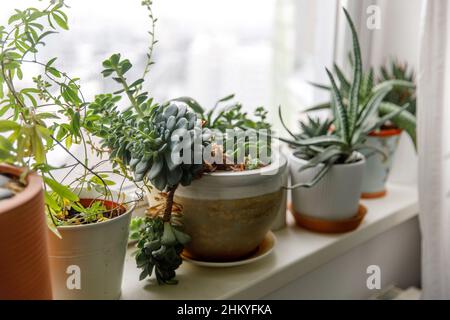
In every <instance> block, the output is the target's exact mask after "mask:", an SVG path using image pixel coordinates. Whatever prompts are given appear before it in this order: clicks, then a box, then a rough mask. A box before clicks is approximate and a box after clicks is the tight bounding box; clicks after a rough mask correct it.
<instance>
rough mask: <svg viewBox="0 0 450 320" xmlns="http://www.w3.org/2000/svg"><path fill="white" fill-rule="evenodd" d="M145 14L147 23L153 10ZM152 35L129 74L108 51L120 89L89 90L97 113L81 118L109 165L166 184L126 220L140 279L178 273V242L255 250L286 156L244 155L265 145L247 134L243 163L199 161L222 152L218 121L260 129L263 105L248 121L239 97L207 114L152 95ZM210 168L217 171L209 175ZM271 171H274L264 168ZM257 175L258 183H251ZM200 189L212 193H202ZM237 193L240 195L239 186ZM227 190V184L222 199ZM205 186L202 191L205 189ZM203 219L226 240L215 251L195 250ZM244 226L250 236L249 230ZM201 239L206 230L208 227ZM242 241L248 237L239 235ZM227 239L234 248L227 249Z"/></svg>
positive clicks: (279, 195)
mask: <svg viewBox="0 0 450 320" xmlns="http://www.w3.org/2000/svg"><path fill="white" fill-rule="evenodd" d="M144 5H146V6H147V8H148V9H149V10H151V1H144ZM149 16H150V18H151V19H152V21H153V22H154V19H153V15H152V14H151V11H150V15H149ZM152 26H154V23H152ZM150 35H151V44H150V47H149V52H148V55H147V58H148V61H147V64H146V66H147V67H146V69H145V71H144V76H143V77H142V78H138V79H135V80H128V79H127V76H128V74H127V72H128V71H129V70H130V68H131V67H132V64H131V63H130V61H129V60H128V59H123V58H122V57H121V55H120V54H113V55H112V56H111V57H110V58H109V59H107V60H105V61H104V62H103V67H104V70H103V71H102V74H103V76H105V77H110V76H112V78H113V80H114V81H116V82H117V83H118V84H119V86H120V88H119V90H118V91H116V92H115V93H113V94H101V95H97V96H96V98H95V101H94V102H93V103H91V104H90V106H89V112H88V115H87V117H88V118H91V117H95V121H87V122H86V123H85V127H86V128H87V129H88V130H89V132H91V133H92V134H94V135H96V136H98V137H100V138H101V141H102V145H101V147H102V148H103V149H107V150H109V156H110V160H111V161H112V163H113V164H114V165H118V166H124V167H126V168H127V169H128V170H130V171H131V172H133V179H134V181H136V182H142V183H143V184H144V186H145V187H147V188H148V189H151V188H155V189H157V190H158V191H163V193H162V194H161V197H162V198H163V202H162V203H161V204H158V205H155V206H153V208H151V210H149V212H150V213H151V214H149V215H148V216H146V217H145V218H140V219H138V220H137V221H135V222H134V223H133V234H132V238H133V239H135V240H137V251H136V255H135V257H136V263H137V266H138V267H139V268H141V269H142V272H141V275H140V279H141V280H142V279H145V278H147V277H149V276H151V275H152V274H153V273H154V274H155V276H156V279H157V281H158V283H159V284H163V283H166V284H173V283H176V282H177V281H176V279H175V270H176V269H177V268H178V267H179V265H180V264H181V263H182V259H181V256H180V254H181V253H182V251H183V250H184V249H187V250H189V251H190V252H192V253H195V254H198V256H201V257H202V258H204V257H205V256H207V259H209V260H229V259H236V258H238V257H242V256H244V255H246V254H249V253H251V252H252V251H253V250H254V249H256V247H257V246H258V245H259V242H261V241H262V239H263V238H264V236H265V235H266V233H267V232H268V231H269V229H270V227H271V224H272V222H273V220H274V219H275V218H276V216H277V214H278V212H279V210H280V208H281V207H282V205H283V196H284V194H283V190H282V188H281V183H282V182H281V178H280V176H281V174H278V171H277V169H280V168H283V167H285V166H286V160H285V159H283V157H282V156H279V155H278V154H275V155H274V157H273V158H272V159H275V160H278V159H281V161H274V162H273V164H269V162H270V161H271V160H272V159H270V158H269V160H268V162H266V163H263V162H260V160H261V158H255V157H252V158H250V157H248V156H249V154H250V153H249V150H260V151H261V152H262V150H263V149H264V148H266V147H269V145H267V144H265V145H264V146H263V145H260V144H256V146H255V145H253V143H252V141H250V140H246V139H245V138H244V140H243V146H244V151H242V152H243V158H244V159H245V160H244V161H243V162H242V163H239V164H236V163H233V164H227V165H224V166H223V167H220V168H219V166H218V165H216V164H217V163H216V162H214V161H213V162H209V161H205V158H204V155H205V154H209V155H210V156H211V155H213V156H217V157H218V158H219V159H221V160H223V159H224V157H226V156H227V155H229V154H228V153H226V152H223V150H225V149H221V148H220V147H219V145H218V143H217V142H218V139H219V138H217V140H216V137H218V136H219V135H221V133H222V131H221V130H220V129H223V130H225V127H227V128H229V127H235V126H238V125H239V126H240V127H241V128H244V127H245V128H250V127H253V128H252V129H253V132H257V130H258V129H260V128H262V127H265V128H267V123H265V116H266V114H265V112H264V111H263V110H262V109H258V110H257V113H258V114H257V115H258V116H259V118H260V121H252V120H250V119H249V118H248V117H247V116H246V114H245V113H243V112H241V110H240V108H241V107H240V105H237V104H235V105H233V106H231V107H227V108H225V109H223V110H221V111H219V113H218V114H216V115H213V112H208V113H206V112H205V111H204V110H203V109H202V108H201V107H200V106H199V105H198V103H196V102H195V100H193V99H190V98H178V99H174V100H170V101H168V102H165V103H156V102H155V101H154V100H153V98H152V97H151V96H150V95H149V94H148V92H146V91H144V90H143V83H144V77H145V75H146V74H147V72H148V71H149V66H151V65H152V64H153V61H152V52H153V46H154V44H155V43H156V41H155V40H154V30H153V29H152V30H151V32H150ZM122 96H125V97H126V98H127V103H126V104H125V105H124V106H123V107H125V108H123V109H122V108H119V105H118V104H119V101H120V100H121V98H122ZM231 98H232V97H227V98H226V99H222V101H221V102H224V101H226V100H228V99H231ZM215 131H218V132H215ZM257 134H258V133H257ZM266 135H268V134H267V133H266ZM222 138H223V137H222ZM266 138H267V137H266ZM266 140H267V139H266ZM228 145H229V146H231V148H232V151H231V153H232V154H233V155H237V154H239V153H240V152H241V151H239V150H237V149H234V146H235V145H237V143H234V140H233V142H229V143H228ZM280 163H281V164H280ZM247 169H254V170H247ZM219 170H222V172H220V173H219V172H218V171H219ZM225 170H229V171H228V172H225ZM233 170H234V171H233ZM212 171H215V172H214V173H211V174H209V172H212ZM247 171H248V172H247ZM207 172H208V173H207ZM250 172H251V173H250ZM275 173H277V174H278V175H277V176H270V175H264V174H275ZM243 178H244V179H243ZM216 183H219V184H220V186H217V185H216ZM259 183H260V184H261V185H260V186H256V185H255V184H259ZM205 189H209V192H204V190H205ZM233 189H234V190H233ZM196 190H197V191H196ZM199 190H201V191H199ZM198 192H201V193H202V194H199V193H198ZM239 192H241V193H242V194H237V193H239ZM226 193H229V195H228V198H227V196H226ZM202 195H204V196H207V197H209V198H208V199H205V198H202ZM180 204H181V205H180ZM259 209H262V210H261V211H259ZM227 210H228V211H227ZM198 212H200V213H201V216H202V218H201V221H200V222H199V221H198V220H197V218H196V217H195V215H196V214H197V213H198ZM208 214H209V217H207V216H208ZM233 214H234V216H233ZM211 216H213V218H211ZM245 216H246V217H247V220H246V219H245ZM214 217H216V218H214ZM225 219H228V221H227V224H226V225H224V226H223V229H224V230H226V232H227V235H228V236H227V237H225V236H223V235H221V234H220V232H221V229H222V228H217V227H216V226H217V225H218V224H222V222H224V221H225ZM196 220H197V221H196ZM230 220H231V224H230ZM200 223H201V224H200ZM233 224H234V226H233ZM200 228H203V229H204V228H208V229H210V230H216V231H217V232H216V234H217V237H218V238H219V236H220V239H221V241H223V242H224V243H223V244H222V248H220V247H219V246H217V243H218V242H216V246H217V247H216V248H214V250H215V251H212V250H211V247H208V246H206V245H205V246H204V251H203V253H201V252H200V251H199V249H198V248H199V246H200V247H201V246H202V245H204V244H205V240H204V238H202V234H201V233H199V231H198V230H200ZM246 233H247V234H250V235H251V234H253V235H254V236H253V237H251V236H250V237H249V236H247V237H246V236H245V234H246ZM233 237H234V238H236V239H241V242H240V243H239V242H236V240H235V239H233ZM207 238H209V239H210V238H211V234H209V235H207ZM244 240H245V241H248V242H249V243H242V241H244ZM199 244H200V245H199ZM227 244H229V248H231V250H230V249H227V248H225V246H226V245H227ZM239 247H242V249H241V248H239ZM224 250H225V251H224ZM227 250H228V251H227Z"/></svg>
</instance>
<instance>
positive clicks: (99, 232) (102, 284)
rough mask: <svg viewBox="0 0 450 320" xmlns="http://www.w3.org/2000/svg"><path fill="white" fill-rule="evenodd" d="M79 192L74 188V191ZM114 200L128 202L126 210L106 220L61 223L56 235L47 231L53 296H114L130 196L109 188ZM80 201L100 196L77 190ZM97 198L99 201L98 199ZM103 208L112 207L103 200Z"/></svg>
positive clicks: (116, 295)
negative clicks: (87, 222) (58, 234)
mask: <svg viewBox="0 0 450 320" xmlns="http://www.w3.org/2000/svg"><path fill="white" fill-rule="evenodd" d="M76 192H77V193H79V191H78V190H76ZM112 195H113V200H114V202H115V203H123V202H126V203H129V205H128V206H126V208H125V210H126V212H125V213H123V214H121V215H120V216H118V217H115V218H113V219H110V220H108V221H104V222H99V223H92V224H85V225H74V226H61V227H58V231H59V233H60V234H61V236H62V238H61V239H60V238H58V237H57V236H56V235H55V234H54V233H50V231H49V240H50V243H49V254H50V266H51V274H52V282H53V293H54V297H55V299H70V300H72V299H76V300H78V299H83V300H87V299H89V300H92V299H96V300H97V299H102V300H105V299H118V298H119V297H120V294H121V287H122V274H123V267H124V261H125V254H126V250H127V245H128V231H129V225H130V219H131V214H132V212H133V210H134V207H135V202H133V201H132V200H133V199H132V198H131V197H128V196H126V195H125V194H123V193H122V194H120V195H119V194H118V193H117V192H115V191H112ZM79 196H80V199H81V201H80V202H81V203H84V204H85V205H86V204H90V202H92V201H93V200H92V199H100V198H99V197H101V195H100V194H99V193H97V192H96V191H94V190H91V191H87V190H82V191H81V192H80V193H79ZM99 201H101V200H99ZM104 204H105V205H106V207H107V208H108V207H115V205H114V204H113V202H111V201H104Z"/></svg>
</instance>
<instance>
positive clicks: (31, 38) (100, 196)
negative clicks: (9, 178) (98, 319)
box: [0, 1, 133, 299]
mask: <svg viewBox="0 0 450 320" xmlns="http://www.w3.org/2000/svg"><path fill="white" fill-rule="evenodd" d="M65 8H66V6H65V4H64V2H63V1H50V2H49V5H47V6H46V7H45V8H43V9H37V8H27V9H25V10H16V11H15V13H14V14H13V15H12V16H11V17H10V19H9V21H8V25H7V26H2V27H0V36H1V47H0V74H1V75H0V89H1V90H0V98H1V100H0V124H1V125H0V128H1V132H2V136H0V141H1V143H0V162H4V163H9V164H11V165H14V166H16V167H14V168H16V169H15V172H21V174H20V178H21V179H22V180H23V182H24V184H25V185H26V188H27V187H29V186H28V185H27V183H26V182H27V181H30V182H33V184H30V187H32V186H34V185H36V184H39V183H36V179H37V178H36V177H37V175H36V173H38V174H39V176H40V177H41V179H42V181H41V183H40V186H41V187H40V188H38V189H37V190H39V189H40V191H39V192H34V193H33V194H34V195H35V196H36V197H35V198H33V199H32V200H33V201H34V202H35V203H36V205H34V206H29V207H28V208H27V209H26V210H24V211H23V212H22V213H23V214H25V220H26V221H23V220H20V219H19V216H17V219H11V220H10V223H14V227H11V226H10V225H9V226H8V225H6V224H5V225H4V226H2V227H4V228H9V227H11V229H10V230H14V232H18V233H19V234H20V232H21V230H24V232H27V227H26V226H27V225H29V224H30V223H35V224H36V225H35V227H34V228H33V232H34V233H36V236H35V237H36V238H37V237H39V236H40V237H41V238H40V239H41V241H37V240H38V239H37V240H36V241H33V243H32V245H30V246H29V248H28V247H26V246H23V248H25V250H24V252H21V251H20V252H21V253H20V254H27V253H29V252H28V250H34V252H35V253H32V254H30V257H33V255H34V254H38V255H39V257H40V258H41V259H45V260H46V263H47V267H48V264H49V262H50V268H51V277H52V283H53V296H54V297H55V298H59V299H61V298H84V299H88V298H117V297H118V295H119V294H120V285H121V278H122V270H123V261H124V256H125V250H126V244H127V237H128V235H127V230H128V229H127V227H126V226H128V223H129V220H130V217H131V211H132V209H133V202H132V201H131V199H130V198H129V197H125V198H124V197H122V196H119V195H120V192H119V193H117V192H114V191H112V190H110V188H109V186H110V185H112V184H113V182H112V181H110V180H108V179H107V176H106V175H105V174H103V173H99V172H97V170H95V169H94V168H95V166H91V164H89V162H88V158H87V156H86V155H87V148H88V141H89V140H90V136H88V135H86V134H85V133H84V132H83V130H82V129H81V128H82V126H83V123H84V121H85V120H86V119H85V115H86V106H87V104H86V102H85V101H84V98H83V95H82V93H81V90H80V87H79V81H78V79H76V78H71V77H69V76H68V75H67V74H66V73H65V72H62V71H61V70H59V69H58V68H57V67H56V62H55V61H56V58H53V59H50V60H49V61H46V62H42V61H40V59H39V48H40V46H42V45H45V43H44V41H46V40H47V39H46V38H47V37H48V36H50V35H51V34H53V33H56V31H57V30H58V29H64V30H66V29H68V24H67V20H68V18H67V15H66V13H65ZM26 64H33V65H37V66H39V67H40V68H41V69H40V71H39V74H37V75H30V74H28V73H24V71H23V70H25V69H24V68H23V67H24V65H26ZM24 80H31V81H30V82H31V83H33V85H31V86H27V87H24V85H23V83H24V82H22V81H24ZM73 144H78V145H80V146H81V149H82V150H83V151H84V158H82V159H79V157H77V156H75V155H74V154H73V153H71V151H70V147H71V146H72V145H73ZM57 148H58V149H59V150H61V151H62V152H63V153H66V155H67V157H68V159H69V160H70V161H72V162H73V163H72V164H68V165H64V166H63V167H53V166H52V165H51V164H50V163H49V161H48V159H49V158H50V156H49V155H50V154H51V152H53V151H54V150H56V149H57ZM5 168H6V167H5ZM8 168H10V167H8ZM8 170H10V169H8ZM11 170H12V169H11ZM11 170H10V171H11ZM34 172H36V173H34ZM73 172H77V173H76V174H73ZM42 182H43V183H42ZM25 193H26V192H23V194H25ZM21 195H22V193H20V194H19V195H18V196H16V197H13V198H12V199H11V200H6V201H16V202H17V201H18V200H20V199H21ZM44 200H45V203H44ZM30 201H31V200H30ZM129 201H131V202H129ZM18 205H20V203H18ZM45 217H47V224H48V226H49V229H50V230H51V231H53V232H49V236H48V239H49V250H48V253H47V251H46V248H47V245H46V238H47V237H46V233H47V231H46V230H45V228H44V229H43V230H42V223H44V225H45V221H46V218H45ZM28 220H29V222H28ZM121 223H122V224H123V225H124V226H125V227H124V228H122V229H123V230H124V231H122V232H111V230H110V229H113V228H114V226H116V227H117V225H120V224H121ZM119 229H120V228H119ZM88 233H89V234H90V233H92V234H93V235H95V236H96V237H97V238H104V237H109V238H110V242H109V243H108V244H105V243H103V244H102V245H101V244H100V242H96V243H95V244H92V243H86V241H84V242H83V241H82V240H80V239H87V234H88ZM4 234H6V235H8V233H7V232H5V233H4ZM24 238H27V237H24ZM13 239H15V238H14V237H12V238H11V239H9V240H8V241H11V240H13ZM91 239H93V237H91ZM6 243H7V242H6ZM13 247H14V246H13ZM36 247H38V249H37V248H36ZM14 248H15V247H14ZM44 249H45V252H44V251H43V250H44ZM108 250H112V251H113V252H115V254H114V257H115V259H113V261H111V262H110V263H109V265H110V267H109V269H108V270H105V269H104V268H102V267H100V266H102V265H105V263H104V261H105V255H104V253H105V252H107V251H108ZM74 252H76V253H77V254H74ZM92 252H95V254H92ZM102 254H103V255H102ZM49 256H50V261H48V260H47V259H48V257H49ZM10 260H15V261H18V259H10ZM22 260H23V259H22ZM29 261H35V260H33V259H30V260H29ZM70 265H78V266H79V267H80V268H82V269H83V275H84V276H83V277H82V278H81V279H82V283H81V287H82V288H83V289H80V290H69V288H67V286H66V280H67V279H66V278H67V273H66V270H67V267H68V266H70ZM24 266H27V264H24ZM14 267H15V268H17V270H18V271H20V268H19V267H18V266H14ZM108 271H113V272H108ZM36 275H37V276H39V275H40V276H41V277H42V280H41V279H39V280H38V281H36V283H39V281H43V280H45V279H47V280H49V279H48V275H50V273H48V270H47V276H44V274H43V273H42V272H41V273H36ZM22 276H23V274H21V275H20V277H22ZM103 280H104V281H103ZM31 287H33V285H31ZM42 287H43V288H45V286H44V285H42Z"/></svg>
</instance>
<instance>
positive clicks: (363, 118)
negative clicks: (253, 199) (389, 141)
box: [279, 9, 408, 188]
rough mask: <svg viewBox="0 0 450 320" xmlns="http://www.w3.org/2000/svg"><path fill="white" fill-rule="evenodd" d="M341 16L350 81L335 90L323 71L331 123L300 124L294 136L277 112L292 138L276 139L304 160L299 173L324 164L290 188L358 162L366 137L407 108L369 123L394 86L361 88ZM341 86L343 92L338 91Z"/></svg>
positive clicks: (357, 53) (356, 50) (357, 57)
mask: <svg viewBox="0 0 450 320" xmlns="http://www.w3.org/2000/svg"><path fill="white" fill-rule="evenodd" d="M344 13H345V16H346V18H347V21H348V24H349V26H350V29H351V32H352V40H353V58H354V64H353V79H352V81H351V82H348V83H347V82H342V81H341V88H339V87H338V84H337V82H336V80H335V77H334V76H333V74H332V73H331V72H330V71H329V70H328V69H326V71H327V74H328V77H329V79H330V83H331V92H332V94H333V99H332V102H331V104H330V105H331V108H332V111H333V115H334V119H333V121H332V122H324V123H320V122H314V121H310V123H309V125H308V123H304V124H303V128H304V130H303V134H300V135H295V134H293V133H292V132H291V131H290V130H289V129H288V128H287V127H286V125H285V124H284V121H283V118H282V116H281V109H280V113H279V114H280V119H281V121H282V123H283V126H284V127H285V129H286V130H287V132H288V133H289V134H290V135H291V137H292V139H285V138H280V140H282V141H284V142H287V143H288V144H290V145H291V146H295V147H298V149H297V151H296V156H297V157H300V158H302V159H304V160H308V163H307V164H306V165H304V166H303V167H302V168H300V170H301V171H303V170H306V169H308V168H312V167H316V166H317V165H319V164H324V166H323V168H322V169H321V170H320V171H319V172H318V173H317V175H316V176H315V177H314V179H313V180H312V181H309V182H306V183H301V184H298V185H295V186H293V187H292V188H296V187H306V188H310V187H313V186H314V185H315V184H316V183H317V182H319V181H320V180H321V179H322V178H323V177H324V176H325V175H326V174H327V172H328V171H329V170H330V169H331V168H332V166H333V165H335V164H342V163H352V162H355V161H358V160H360V158H359V156H358V153H356V152H355V151H358V150H361V149H364V148H368V146H366V145H365V144H364V142H365V139H366V137H367V135H368V134H369V133H370V132H372V131H373V130H375V129H377V128H379V127H381V126H382V125H383V124H385V123H386V121H389V120H391V119H393V118H395V117H397V116H398V115H400V114H401V113H402V112H404V110H405V109H406V108H407V107H408V104H405V105H404V106H402V107H399V108H393V109H394V110H392V111H391V112H389V113H387V114H386V115H384V116H382V117H381V118H377V119H376V121H373V115H374V114H376V113H377V112H378V110H379V108H380V106H381V104H382V101H383V99H384V98H385V97H386V95H387V94H388V93H389V92H390V91H391V90H392V88H393V86H394V83H383V84H382V85H379V86H377V87H376V88H372V89H371V90H369V91H367V90H368V89H367V87H370V86H366V88H364V87H365V86H364V83H365V82H368V80H365V81H363V72H362V61H361V50H360V46H359V40H358V36H357V33H356V30H355V27H354V24H353V22H352V20H351V18H350V16H349V14H348V12H347V11H346V10H345V9H344ZM369 82H370V81H369ZM343 84H344V87H345V89H343V88H342V85H343ZM347 84H348V85H347ZM363 91H367V92H371V93H370V95H361V92H363ZM305 128H307V130H305Z"/></svg>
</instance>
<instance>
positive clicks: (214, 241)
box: [175, 189, 283, 262]
mask: <svg viewBox="0 0 450 320" xmlns="http://www.w3.org/2000/svg"><path fill="white" fill-rule="evenodd" d="M282 197H283V190H281V189H280V190H278V191H276V192H273V193H269V194H264V195H260V196H255V197H250V198H243V199H229V200H228V199H227V200H224V199H220V200H219V199H214V200H207V199H201V200H199V199H191V198H185V197H180V196H176V195H175V201H176V202H178V203H181V204H182V205H183V226H184V230H185V232H186V233H187V234H189V235H190V236H191V238H192V241H191V242H190V243H189V244H187V245H186V250H187V252H188V254H189V255H190V256H192V257H193V258H195V259H199V260H202V261H217V262H219V261H221V262H223V261H235V260H239V259H242V258H245V257H246V256H248V255H250V254H252V253H253V251H254V250H256V249H257V248H258V245H259V244H260V243H261V241H262V240H263V239H264V237H265V235H266V233H267V231H268V230H269V228H270V225H271V224H272V222H273V220H274V218H275V216H276V215H277V213H278V211H279V206H280V203H281V200H282Z"/></svg>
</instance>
